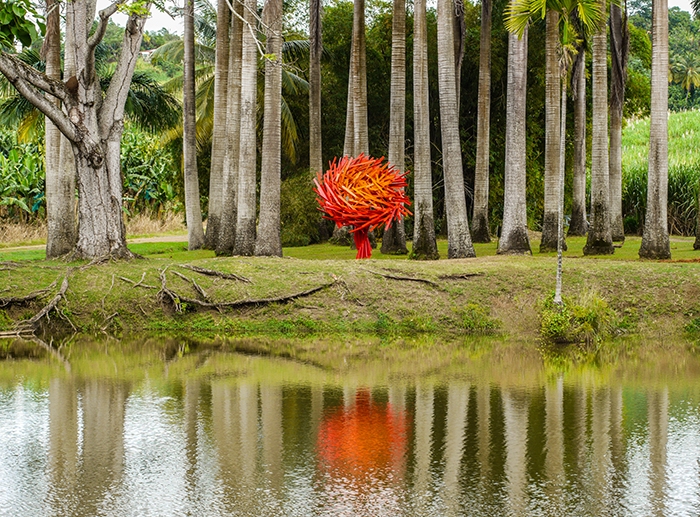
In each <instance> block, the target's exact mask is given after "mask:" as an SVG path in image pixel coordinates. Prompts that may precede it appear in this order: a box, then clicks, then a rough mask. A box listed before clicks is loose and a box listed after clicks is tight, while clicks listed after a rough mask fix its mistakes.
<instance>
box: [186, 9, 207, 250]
mask: <svg viewBox="0 0 700 517" xmlns="http://www.w3.org/2000/svg"><path fill="white" fill-rule="evenodd" d="M184 25H185V28H184V46H185V55H184V63H183V67H184V69H183V87H182V88H183V93H182V96H183V105H184V106H183V110H182V111H183V117H184V121H183V124H182V127H183V131H182V155H183V164H184V166H183V167H184V173H185V216H186V220H187V247H188V249H191V250H196V249H199V248H201V247H202V246H203V245H204V230H203V227H202V209H201V206H200V203H199V177H198V173H197V135H196V131H197V130H196V126H197V114H196V107H195V97H194V96H195V85H194V0H185V23H184Z"/></svg>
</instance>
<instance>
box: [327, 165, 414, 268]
mask: <svg viewBox="0 0 700 517" xmlns="http://www.w3.org/2000/svg"><path fill="white" fill-rule="evenodd" d="M407 174H408V173H407V172H406V173H401V172H400V171H398V170H397V169H395V168H394V167H392V166H390V165H389V163H388V162H385V161H384V158H371V157H368V156H365V155H364V154H361V155H360V156H358V157H357V158H350V157H348V156H344V157H343V158H341V159H340V160H338V159H337V158H336V159H335V160H333V162H332V163H331V164H330V168H329V169H328V170H327V171H326V173H325V174H323V176H322V175H321V173H319V174H318V176H317V177H316V178H314V183H315V184H316V187H315V188H314V191H315V192H316V194H318V197H317V198H316V200H317V201H318V204H319V205H320V209H321V210H323V212H325V214H324V216H323V217H324V218H326V219H330V220H332V221H334V222H335V224H336V225H337V226H338V228H340V227H341V226H352V230H350V233H352V236H353V239H354V240H355V246H356V247H357V257H356V258H358V259H361V258H369V257H370V256H371V255H372V246H371V245H370V242H369V232H371V231H372V230H374V229H375V228H377V227H379V226H382V225H386V227H387V228H389V227H390V226H391V223H392V221H396V220H398V219H399V218H401V217H404V216H406V215H410V213H411V212H409V211H408V208H407V206H408V205H409V204H410V202H409V199H408V196H407V195H406V192H405V187H406V175H407Z"/></svg>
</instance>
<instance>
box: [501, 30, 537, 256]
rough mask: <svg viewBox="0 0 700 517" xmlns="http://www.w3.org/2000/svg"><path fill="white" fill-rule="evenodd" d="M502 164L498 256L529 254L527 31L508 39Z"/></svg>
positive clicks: (509, 36) (512, 34) (510, 36)
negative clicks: (526, 120)
mask: <svg viewBox="0 0 700 517" xmlns="http://www.w3.org/2000/svg"><path fill="white" fill-rule="evenodd" d="M507 89H508V91H507V95H508V98H507V105H506V164H505V187H504V195H503V228H502V229H501V238H500V239H499V240H498V253H499V254H505V253H512V254H524V253H531V252H532V251H531V250H530V238H529V237H528V233H527V204H526V197H525V187H526V175H527V168H526V154H525V153H526V135H525V102H526V96H527V27H526V28H525V31H524V32H523V34H522V36H521V37H520V38H518V36H517V35H516V34H514V33H510V34H509V35H508V86H507Z"/></svg>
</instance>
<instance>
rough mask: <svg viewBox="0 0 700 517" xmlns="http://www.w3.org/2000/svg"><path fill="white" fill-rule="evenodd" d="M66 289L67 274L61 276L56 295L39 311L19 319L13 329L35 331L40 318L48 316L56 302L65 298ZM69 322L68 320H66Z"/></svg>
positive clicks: (54, 307)
mask: <svg viewBox="0 0 700 517" xmlns="http://www.w3.org/2000/svg"><path fill="white" fill-rule="evenodd" d="M67 290H68V275H66V276H65V277H63V282H62V283H61V288H60V289H59V290H58V292H57V293H56V295H55V296H54V297H53V298H51V301H50V302H49V303H48V304H46V305H45V306H44V308H42V309H41V310H40V311H39V312H37V313H36V314H35V315H34V316H32V317H31V318H30V319H28V320H24V321H20V322H19V323H18V324H17V325H16V326H15V329H16V330H17V331H18V332H20V333H22V332H31V333H32V334H33V333H34V332H36V330H37V329H38V327H39V322H41V320H42V318H44V317H47V318H48V316H49V313H50V312H51V311H52V310H54V309H56V306H57V305H58V302H60V301H61V299H62V298H65V295H66V291H67ZM68 321H69V322H70V320H68ZM70 323H71V325H73V323H72V322H70ZM73 328H75V325H73Z"/></svg>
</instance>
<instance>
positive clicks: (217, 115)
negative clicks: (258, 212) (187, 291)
mask: <svg viewBox="0 0 700 517" xmlns="http://www.w3.org/2000/svg"><path fill="white" fill-rule="evenodd" d="M230 26H231V11H230V9H229V7H228V2H227V1H226V0H219V1H218V2H217V7H216V61H215V64H214V120H213V129H212V140H211V168H210V172H209V206H208V209H207V212H208V213H207V233H206V236H205V242H204V247H205V248H207V249H216V247H217V240H218V238H219V235H220V230H221V213H222V210H223V204H224V185H225V182H224V161H225V159H226V148H227V145H226V144H227V143H228V142H227V136H226V113H227V100H228V64H229V57H228V56H229V48H230V45H229V28H230Z"/></svg>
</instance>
